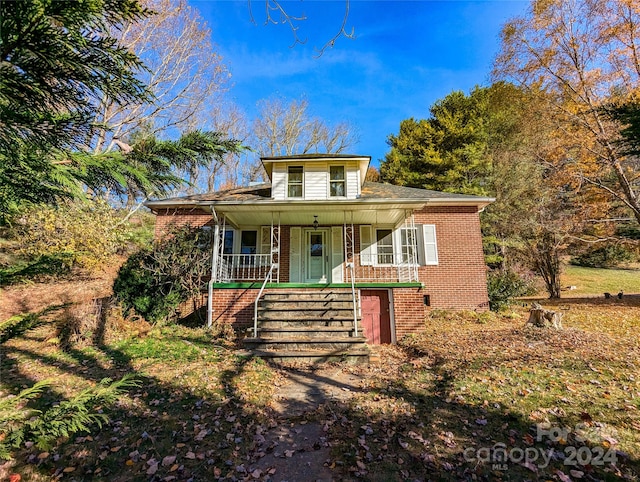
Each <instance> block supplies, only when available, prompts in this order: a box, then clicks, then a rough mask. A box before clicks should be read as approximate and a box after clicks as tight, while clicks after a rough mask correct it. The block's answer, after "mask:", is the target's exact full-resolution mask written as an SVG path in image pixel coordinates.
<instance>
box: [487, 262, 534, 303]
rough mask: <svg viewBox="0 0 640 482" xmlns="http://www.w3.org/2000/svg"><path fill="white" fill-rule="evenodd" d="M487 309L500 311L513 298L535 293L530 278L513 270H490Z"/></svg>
mask: <svg viewBox="0 0 640 482" xmlns="http://www.w3.org/2000/svg"><path fill="white" fill-rule="evenodd" d="M487 291H488V292H489V309H491V311H500V310H502V309H504V308H506V307H507V306H509V305H510V304H511V301H512V300H513V298H516V297H518V296H526V295H530V294H534V293H535V291H536V290H535V287H534V284H533V282H532V281H531V280H529V279H526V278H524V277H523V276H521V275H520V274H518V273H516V272H515V271H513V270H495V271H490V272H489V275H488V277H487Z"/></svg>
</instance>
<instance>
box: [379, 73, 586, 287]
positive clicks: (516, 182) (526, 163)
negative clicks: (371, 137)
mask: <svg viewBox="0 0 640 482" xmlns="http://www.w3.org/2000/svg"><path fill="white" fill-rule="evenodd" d="M539 107H540V103H539V101H538V99H537V97H535V96H532V95H530V94H529V93H528V92H526V91H524V90H522V89H519V88H517V87H515V86H513V85H511V84H507V83H503V82H498V83H496V84H493V85H491V86H489V87H476V88H475V89H473V90H472V91H471V93H470V94H469V95H468V96H467V95H464V94H463V93H460V92H454V93H452V94H450V95H449V96H447V97H445V98H444V99H442V100H440V101H438V102H436V103H435V104H434V106H433V107H432V108H431V110H430V111H431V117H430V118H429V119H424V120H420V121H415V120H413V119H409V120H406V121H403V122H402V124H401V129H400V133H399V135H398V136H390V142H389V143H390V145H391V151H390V152H389V153H388V154H387V156H386V158H385V160H384V161H383V162H382V164H381V175H382V178H383V180H385V181H387V182H392V183H394V184H401V185H408V186H414V187H425V188H428V189H436V190H442V191H449V192H461V193H472V194H482V195H489V196H495V198H496V201H495V202H494V203H492V204H491V205H489V206H488V207H487V208H486V209H485V211H484V212H483V214H482V217H481V220H482V230H483V235H484V241H485V250H486V253H487V254H488V255H489V256H488V258H489V259H490V261H491V265H492V266H493V267H494V268H496V269H506V270H509V269H511V268H512V267H513V266H516V265H518V264H521V263H525V264H526V265H528V266H529V267H530V268H531V269H532V270H534V271H535V272H537V273H538V274H539V275H540V276H541V277H542V278H543V280H544V281H545V286H546V288H547V291H548V293H549V296H551V297H558V296H559V294H560V291H559V289H560V288H559V287H560V271H561V264H560V256H561V255H562V254H563V253H564V252H565V250H566V249H567V247H568V246H569V245H570V244H571V242H572V238H571V236H572V235H574V234H575V233H576V232H579V230H580V227H581V224H580V220H581V219H582V218H583V213H581V212H580V211H579V210H578V209H576V207H578V206H580V205H581V204H580V203H579V202H578V201H579V200H578V199H577V198H576V195H575V192H574V189H573V188H572V187H571V186H570V185H567V183H566V182H565V178H564V176H563V173H562V171H561V170H560V169H558V167H557V163H556V159H557V158H558V157H561V158H564V157H566V156H568V155H570V153H567V152H566V151H565V150H564V147H563V146H560V145H559V144H558V142H559V137H558V136H557V133H556V131H555V129H554V128H553V126H552V125H551V124H550V123H549V121H548V119H547V118H546V116H545V114H546V112H545V111H544V110H540V108H539Z"/></svg>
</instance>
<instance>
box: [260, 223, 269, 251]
mask: <svg viewBox="0 0 640 482" xmlns="http://www.w3.org/2000/svg"><path fill="white" fill-rule="evenodd" d="M259 253H260V254H270V253H271V226H261V227H260V251H259Z"/></svg>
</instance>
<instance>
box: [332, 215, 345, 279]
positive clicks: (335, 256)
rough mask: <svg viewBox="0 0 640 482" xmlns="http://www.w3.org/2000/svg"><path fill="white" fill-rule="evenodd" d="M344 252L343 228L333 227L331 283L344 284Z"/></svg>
mask: <svg viewBox="0 0 640 482" xmlns="http://www.w3.org/2000/svg"><path fill="white" fill-rule="evenodd" d="M343 258H344V251H343V249H342V228H341V227H340V226H332V227H331V282H332V283H342V281H343V279H344V278H343V276H342V262H343V261H344V260H343Z"/></svg>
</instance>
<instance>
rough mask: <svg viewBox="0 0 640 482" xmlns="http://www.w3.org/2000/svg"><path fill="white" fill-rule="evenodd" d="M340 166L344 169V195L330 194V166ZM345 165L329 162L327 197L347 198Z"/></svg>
mask: <svg viewBox="0 0 640 482" xmlns="http://www.w3.org/2000/svg"><path fill="white" fill-rule="evenodd" d="M336 166H337V167H341V168H342V169H343V170H344V180H343V181H342V182H343V183H344V196H332V195H331V168H332V167H336ZM347 177H348V176H347V166H346V165H344V164H336V163H333V164H329V165H328V167H327V199H347V197H348V196H347V195H348V192H347Z"/></svg>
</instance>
